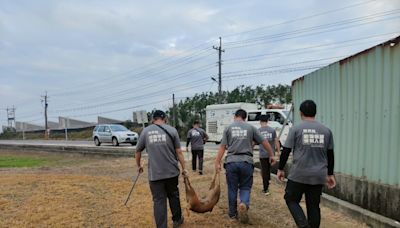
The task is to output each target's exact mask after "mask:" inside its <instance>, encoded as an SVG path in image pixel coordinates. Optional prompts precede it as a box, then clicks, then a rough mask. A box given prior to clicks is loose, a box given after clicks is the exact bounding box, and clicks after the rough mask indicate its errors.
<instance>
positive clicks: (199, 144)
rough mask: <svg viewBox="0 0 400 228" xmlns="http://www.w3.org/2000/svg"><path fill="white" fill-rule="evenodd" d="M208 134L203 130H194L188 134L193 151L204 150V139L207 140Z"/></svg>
mask: <svg viewBox="0 0 400 228" xmlns="http://www.w3.org/2000/svg"><path fill="white" fill-rule="evenodd" d="M206 136H207V133H206V131H204V130H203V129H201V128H192V129H190V130H189V131H188V133H187V138H188V139H190V144H192V147H191V148H192V150H204V141H203V140H204V138H206Z"/></svg>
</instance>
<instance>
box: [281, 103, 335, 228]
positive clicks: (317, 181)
mask: <svg viewBox="0 0 400 228" xmlns="http://www.w3.org/2000/svg"><path fill="white" fill-rule="evenodd" d="M316 113H317V105H316V104H315V103H314V101H312V100H306V101H304V102H303V103H301V105H300V115H301V119H302V122H301V123H300V124H298V125H296V126H294V127H292V129H290V131H289V135H288V137H287V139H286V142H285V145H284V147H283V151H282V154H281V157H280V161H279V169H278V178H279V179H280V180H282V181H283V179H284V178H285V172H284V171H283V170H284V167H285V164H286V162H287V160H288V157H289V154H290V152H291V151H292V150H293V165H292V167H291V169H290V172H289V176H288V182H287V185H286V189H285V200H286V204H287V206H288V208H289V211H290V213H291V214H292V216H293V219H294V220H295V222H296V224H297V226H298V227H311V228H316V227H319V225H320V221H321V212H320V208H319V203H320V200H321V194H322V187H323V186H324V184H326V185H327V186H328V188H333V187H335V185H336V180H335V176H334V175H333V168H334V155H333V135H332V132H331V130H330V129H329V128H327V127H325V126H324V125H322V124H321V123H319V122H317V121H316V120H315V115H316ZM303 194H305V198H306V208H307V218H306V216H305V215H304V212H303V209H302V208H301V206H300V205H299V203H300V201H301V198H302V196H303Z"/></svg>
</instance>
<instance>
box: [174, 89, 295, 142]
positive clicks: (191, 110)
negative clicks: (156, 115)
mask: <svg viewBox="0 0 400 228" xmlns="http://www.w3.org/2000/svg"><path fill="white" fill-rule="evenodd" d="M219 98H220V99H221V100H222V103H235V102H248V103H255V104H259V105H260V106H261V107H266V106H267V105H268V104H271V103H280V104H288V103H291V102H292V95H291V92H290V86H289V85H281V84H279V85H276V86H275V85H273V86H265V85H259V86H256V87H252V86H244V85H241V86H238V87H236V88H235V89H234V90H232V91H223V92H222V94H221V97H219V95H218V93H213V92H207V93H204V92H203V93H201V94H195V95H194V96H193V97H190V98H189V97H188V98H186V99H184V100H181V101H180V102H179V103H178V104H177V105H176V113H177V120H178V121H177V123H174V122H173V121H174V118H170V121H171V123H172V124H175V125H176V127H177V129H178V131H179V133H180V135H181V136H182V137H183V136H185V133H186V132H187V130H188V129H190V128H191V124H192V122H193V121H194V120H196V119H197V120H200V121H201V122H202V126H203V127H205V121H206V106H207V105H211V104H218V100H219ZM168 114H169V116H170V117H172V116H173V108H170V109H169V110H168ZM185 137H186V136H185Z"/></svg>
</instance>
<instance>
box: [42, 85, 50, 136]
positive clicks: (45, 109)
mask: <svg viewBox="0 0 400 228" xmlns="http://www.w3.org/2000/svg"><path fill="white" fill-rule="evenodd" d="M42 98H43V99H42V102H44V129H45V130H44V138H45V139H48V138H49V126H48V124H47V107H48V106H49V104H48V103H47V101H48V100H47V99H48V98H49V97H48V96H47V91H46V92H45V95H44V96H42Z"/></svg>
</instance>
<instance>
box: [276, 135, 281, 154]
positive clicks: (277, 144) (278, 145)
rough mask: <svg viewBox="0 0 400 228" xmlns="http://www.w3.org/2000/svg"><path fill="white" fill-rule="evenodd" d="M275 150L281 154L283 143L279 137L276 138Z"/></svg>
mask: <svg viewBox="0 0 400 228" xmlns="http://www.w3.org/2000/svg"><path fill="white" fill-rule="evenodd" d="M275 150H276V153H277V154H278V155H279V153H280V152H281V143H280V142H279V139H278V137H276V138H275Z"/></svg>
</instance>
